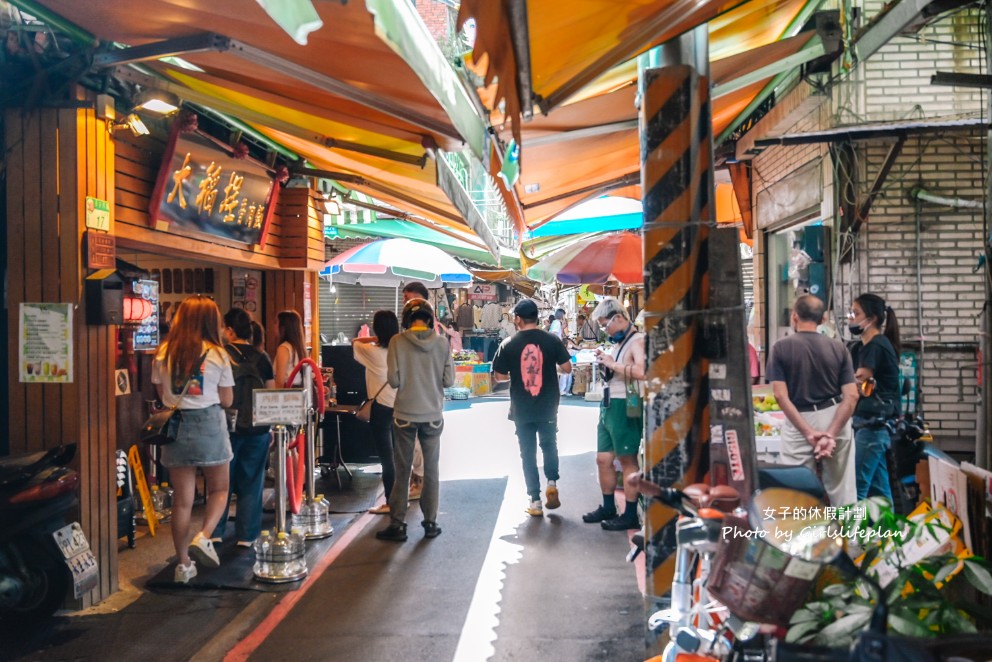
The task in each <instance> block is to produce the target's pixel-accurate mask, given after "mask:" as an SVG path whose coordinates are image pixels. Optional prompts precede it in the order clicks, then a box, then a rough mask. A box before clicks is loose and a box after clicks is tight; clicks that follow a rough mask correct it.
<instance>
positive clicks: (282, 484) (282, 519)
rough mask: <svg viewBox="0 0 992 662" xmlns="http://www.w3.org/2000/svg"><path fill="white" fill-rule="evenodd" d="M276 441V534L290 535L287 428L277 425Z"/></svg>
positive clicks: (274, 433) (275, 430) (275, 431)
mask: <svg viewBox="0 0 992 662" xmlns="http://www.w3.org/2000/svg"><path fill="white" fill-rule="evenodd" d="M272 433H273V435H275V439H276V533H277V534H278V533H279V532H280V531H282V532H284V533H288V532H289V530H288V529H287V528H286V445H287V443H288V440H287V434H286V426H285V425H277V426H275V427H274V428H273V429H272Z"/></svg>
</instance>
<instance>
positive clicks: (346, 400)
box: [320, 345, 379, 462]
mask: <svg viewBox="0 0 992 662" xmlns="http://www.w3.org/2000/svg"><path fill="white" fill-rule="evenodd" d="M320 358H321V363H322V365H324V366H325V367H328V368H334V386H335V388H336V389H337V395H338V403H339V404H342V405H359V404H361V403H362V402H364V401H365V398H366V390H365V367H364V366H363V365H362V364H361V363H359V362H358V361H356V360H355V355H354V352H353V351H352V349H351V345H324V346H323V347H321V351H320ZM340 422H341V454H342V455H343V456H344V459H345V461H346V462H377V461H378V460H379V458H378V457H377V456H376V453H375V441H374V440H373V438H372V429H371V427H370V426H369V424H368V423H362V422H361V421H359V420H358V419H356V418H355V417H354V416H351V415H346V414H341V415H340ZM337 424H338V416H337V415H335V414H326V415H325V416H324V426H323V427H324V445H325V447H326V448H331V447H332V446H331V444H333V443H334V441H336V439H337V433H338V432H337V430H338V428H337Z"/></svg>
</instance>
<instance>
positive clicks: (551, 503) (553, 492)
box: [544, 485, 561, 510]
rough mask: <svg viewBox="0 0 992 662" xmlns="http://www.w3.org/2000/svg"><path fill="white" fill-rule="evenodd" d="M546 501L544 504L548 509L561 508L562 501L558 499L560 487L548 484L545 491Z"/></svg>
mask: <svg viewBox="0 0 992 662" xmlns="http://www.w3.org/2000/svg"><path fill="white" fill-rule="evenodd" d="M544 501H545V503H544V505H545V506H546V507H547V509H548V510H554V509H555V508H561V501H560V500H559V499H558V488H557V487H555V486H554V485H548V489H546V490H545V491H544Z"/></svg>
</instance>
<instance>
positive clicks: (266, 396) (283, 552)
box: [252, 389, 307, 584]
mask: <svg viewBox="0 0 992 662" xmlns="http://www.w3.org/2000/svg"><path fill="white" fill-rule="evenodd" d="M301 395H302V394H300V393H299V392H297V393H293V392H292V391H291V390H289V389H281V390H280V389H258V390H256V391H255V392H254V393H253V394H252V397H253V398H254V407H253V409H254V411H255V420H254V424H255V425H259V424H271V425H272V426H273V427H272V435H273V437H274V439H275V443H276V466H275V473H276V521H275V534H274V535H273V534H271V533H270V532H268V531H263V532H262V535H261V536H260V537H259V538H258V540H256V541H255V566H254V575H255V579H257V580H258V581H261V582H267V583H276V584H278V583H287V582H294V581H298V580H300V579H303V578H304V577H306V576H307V564H306V555H305V553H306V549H305V545H304V535H303V533H302V532H301V531H300V530H299V529H296V528H294V529H293V530H292V531H289V530H287V526H286V525H287V522H286V510H287V506H288V500H287V491H286V487H285V486H286V454H287V451H288V446H289V431H288V430H287V425H293V426H299V425H302V424H303V423H304V422H305V421H304V414H305V406H304V401H303V398H302V397H299V398H297V396H301ZM260 403H264V405H265V406H264V407H260ZM260 409H266V410H268V411H267V413H269V412H272V414H271V416H272V418H269V419H267V420H260V416H259V414H258V412H259V411H260Z"/></svg>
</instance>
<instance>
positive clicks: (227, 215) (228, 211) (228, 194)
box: [217, 172, 245, 223]
mask: <svg viewBox="0 0 992 662" xmlns="http://www.w3.org/2000/svg"><path fill="white" fill-rule="evenodd" d="M244 182H245V178H244V177H243V176H241V175H239V174H238V173H236V172H232V173H231V179H230V181H229V182H228V184H227V186H225V187H224V199H223V200H222V201H221V203H220V207H219V208H218V209H217V211H219V212H220V213H221V214H224V222H225V223H231V222H232V221H234V213H233V212H234V210H235V209H237V208H238V196H239V195H241V185H242V184H244Z"/></svg>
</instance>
